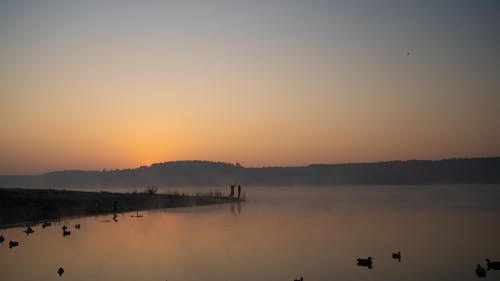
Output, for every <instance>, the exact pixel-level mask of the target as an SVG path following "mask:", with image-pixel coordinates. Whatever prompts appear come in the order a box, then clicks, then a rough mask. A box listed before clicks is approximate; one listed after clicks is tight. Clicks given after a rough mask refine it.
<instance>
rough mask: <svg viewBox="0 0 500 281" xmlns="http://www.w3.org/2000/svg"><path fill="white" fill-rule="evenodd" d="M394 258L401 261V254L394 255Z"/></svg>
mask: <svg viewBox="0 0 500 281" xmlns="http://www.w3.org/2000/svg"><path fill="white" fill-rule="evenodd" d="M392 258H393V259H396V260H398V261H401V252H400V251H398V252H397V253H392Z"/></svg>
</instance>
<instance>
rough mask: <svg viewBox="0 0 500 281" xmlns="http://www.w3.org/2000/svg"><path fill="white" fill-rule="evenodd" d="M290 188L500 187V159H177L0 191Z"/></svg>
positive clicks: (30, 181) (7, 181) (33, 180)
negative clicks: (284, 162)
mask: <svg viewBox="0 0 500 281" xmlns="http://www.w3.org/2000/svg"><path fill="white" fill-rule="evenodd" d="M228 182H239V183H241V184H242V185H246V186H289V185H359V184H363V185H378V184H387V185H391V184H393V185H404V184H478V183H480V184H496V183H500V157H493V158H470V159H446V160H437V161H430V160H429V161H428V160H409V161H390V162H375V163H352V164H313V165H309V166H301V167H262V168H245V167H242V166H241V165H234V164H229V163H219V162H209V161H174V162H165V163H158V164H152V165H151V166H143V167H140V168H137V169H125V170H103V171H75V170H65V171H56V172H50V173H47V174H42V175H30V176H27V175H3V176H0V187H32V188H37V187H44V188H51V187H65V188H66V187H67V188H71V187H75V188H78V187H94V188H95V187H143V186H149V187H151V188H150V189H147V191H146V192H147V193H150V194H151V193H154V192H155V191H154V190H155V189H154V187H155V186H175V187H179V186H225V185H226V184H227V183H228Z"/></svg>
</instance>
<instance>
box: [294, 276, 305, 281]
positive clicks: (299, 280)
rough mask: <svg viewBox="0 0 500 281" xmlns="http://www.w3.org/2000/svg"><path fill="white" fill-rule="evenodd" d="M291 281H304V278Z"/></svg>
mask: <svg viewBox="0 0 500 281" xmlns="http://www.w3.org/2000/svg"><path fill="white" fill-rule="evenodd" d="M293 281H304V277H300V279H293Z"/></svg>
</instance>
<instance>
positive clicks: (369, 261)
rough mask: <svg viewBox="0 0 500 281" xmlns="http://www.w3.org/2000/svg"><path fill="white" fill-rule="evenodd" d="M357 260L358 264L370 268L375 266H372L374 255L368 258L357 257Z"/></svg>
mask: <svg viewBox="0 0 500 281" xmlns="http://www.w3.org/2000/svg"><path fill="white" fill-rule="evenodd" d="M357 261H358V265H359V266H366V267H368V268H369V269H372V268H373V266H372V265H373V262H372V257H368V258H366V259H362V258H359V259H357Z"/></svg>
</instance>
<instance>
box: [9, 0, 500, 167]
mask: <svg viewBox="0 0 500 281" xmlns="http://www.w3.org/2000/svg"><path fill="white" fill-rule="evenodd" d="M499 11H500V2H497V1H451V0H450V1H429V2H423V1H396V0H384V1H326V0H308V1H305V0H304V1H300V0H290V1H285V0H268V1H263V0H259V1H251V2H246V1H229V0H214V1H200V0H183V1H180V0H172V1H157V0H145V1H129V0H126V1H97V0H89V1H75V2H73V1H72V2H67V1H57V0H49V1H34V0H33V1H2V0H0V37H1V38H2V43H1V44H0V131H1V134H0V174H39V173H43V172H49V171H54V170H64V169H81V170H101V169H122V168H133V167H139V166H143V165H150V164H151V163H157V162H162V161H172V160H176V159H206V160H210V161H223V162H229V163H236V162H239V163H240V164H241V165H243V166H250V167H257V166H300V165H306V164H310V163H345V162H374V161H388V160H396V159H401V160H405V159H431V160H436V159H445V158H453V157H457V158H464V157H490V156H495V155H500V127H499V125H498V120H500V110H499V105H500V94H499V93H500V79H498V69H499V66H500V55H499V52H498V50H500V29H499V28H498V26H500V17H498V14H499Z"/></svg>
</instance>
